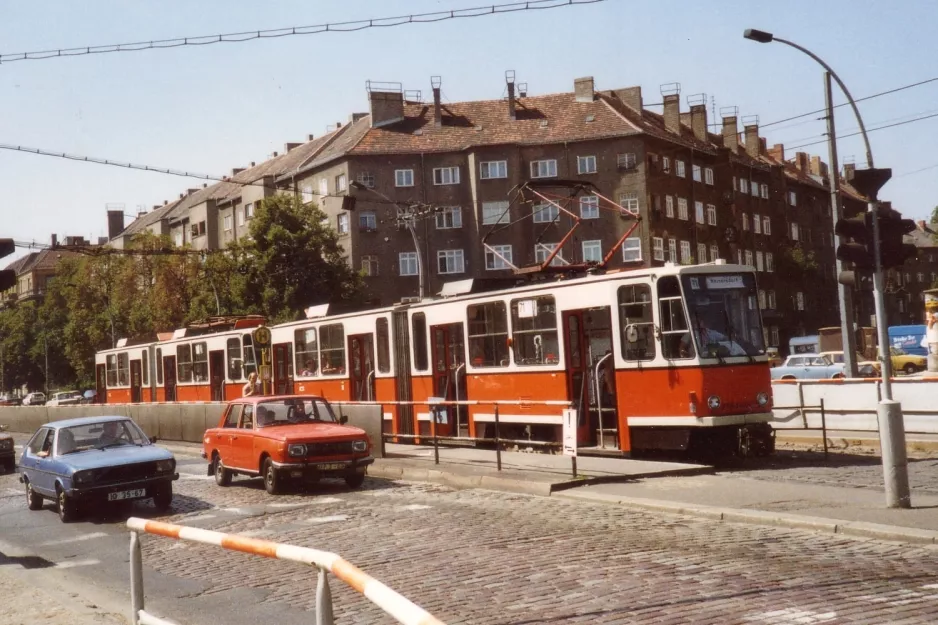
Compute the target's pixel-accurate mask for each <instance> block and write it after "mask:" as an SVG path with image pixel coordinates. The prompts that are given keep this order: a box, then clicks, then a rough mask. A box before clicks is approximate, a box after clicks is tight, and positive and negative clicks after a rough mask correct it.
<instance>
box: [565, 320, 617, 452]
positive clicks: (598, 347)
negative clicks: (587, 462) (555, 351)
mask: <svg viewBox="0 0 938 625" xmlns="http://www.w3.org/2000/svg"><path fill="white" fill-rule="evenodd" d="M563 329H564V345H565V347H566V350H565V351H566V354H567V359H566V363H565V364H566V370H567V398H568V399H569V400H570V401H571V402H572V403H573V407H574V408H576V410H577V444H579V445H583V446H592V445H595V444H596V443H597V437H598V431H599V427H600V418H599V411H598V410H597V408H598V403H597V397H598V396H597V382H599V383H600V384H599V388H598V390H599V394H600V395H599V397H601V399H602V402H603V406H602V408H603V411H602V412H603V419H602V426H603V429H604V430H608V429H610V428H615V426H616V425H615V424H616V417H615V411H614V401H615V400H614V396H613V395H610V394H609V393H608V392H607V390H606V387H604V386H603V384H602V381H603V377H604V376H603V372H602V371H601V370H600V371H599V372H598V373H599V375H597V367H598V366H599V363H600V361H601V360H602V358H603V356H605V355H606V354H607V353H609V352H610V350H611V349H612V335H611V313H610V309H609V307H608V306H605V307H601V308H588V309H586V308H584V309H580V310H570V311H565V312H564V313H563ZM605 364H607V365H609V371H610V375H611V372H612V370H613V366H612V363H611V362H609V361H608V360H607V361H606V362H605ZM599 368H600V369H603V368H604V367H599ZM611 384H612V382H611V381H610V385H611ZM607 437H611V438H612V439H613V440H615V436H614V435H612V434H609V433H608V432H607V433H606V435H605V436H604V437H603V438H604V439H605V438H607Z"/></svg>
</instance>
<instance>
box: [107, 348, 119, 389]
mask: <svg viewBox="0 0 938 625" xmlns="http://www.w3.org/2000/svg"><path fill="white" fill-rule="evenodd" d="M105 369H106V371H107V386H108V388H114V387H115V386H117V354H108V356H107V363H106V364H105Z"/></svg>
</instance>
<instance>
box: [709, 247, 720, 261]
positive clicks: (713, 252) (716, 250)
mask: <svg viewBox="0 0 938 625" xmlns="http://www.w3.org/2000/svg"><path fill="white" fill-rule="evenodd" d="M719 258H720V246H719V245H717V244H716V243H712V244H710V262H711V263H715V262H717V260H719Z"/></svg>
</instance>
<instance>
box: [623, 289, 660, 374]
mask: <svg viewBox="0 0 938 625" xmlns="http://www.w3.org/2000/svg"><path fill="white" fill-rule="evenodd" d="M619 323H620V324H621V327H622V354H623V355H624V357H625V359H626V360H654V358H655V353H656V352H657V349H656V348H655V320H654V318H653V316H652V303H651V287H650V286H648V285H647V284H635V285H631V286H620V287H619Z"/></svg>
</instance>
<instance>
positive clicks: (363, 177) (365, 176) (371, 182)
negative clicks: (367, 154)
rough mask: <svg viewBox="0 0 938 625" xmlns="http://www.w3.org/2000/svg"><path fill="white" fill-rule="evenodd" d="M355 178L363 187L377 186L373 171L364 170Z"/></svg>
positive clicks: (371, 187)
mask: <svg viewBox="0 0 938 625" xmlns="http://www.w3.org/2000/svg"><path fill="white" fill-rule="evenodd" d="M355 180H357V181H358V184H360V185H362V186H363V187H368V188H369V189H374V188H375V175H374V174H373V173H371V172H367V171H363V172H359V174H358V175H357V176H356V177H355Z"/></svg>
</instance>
